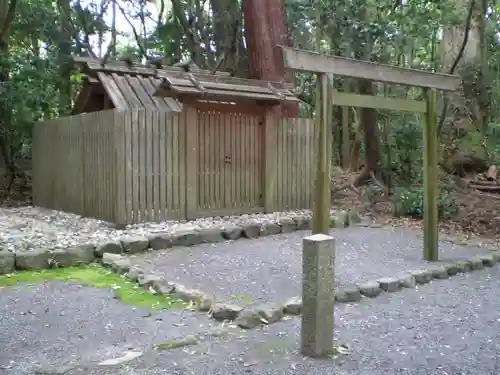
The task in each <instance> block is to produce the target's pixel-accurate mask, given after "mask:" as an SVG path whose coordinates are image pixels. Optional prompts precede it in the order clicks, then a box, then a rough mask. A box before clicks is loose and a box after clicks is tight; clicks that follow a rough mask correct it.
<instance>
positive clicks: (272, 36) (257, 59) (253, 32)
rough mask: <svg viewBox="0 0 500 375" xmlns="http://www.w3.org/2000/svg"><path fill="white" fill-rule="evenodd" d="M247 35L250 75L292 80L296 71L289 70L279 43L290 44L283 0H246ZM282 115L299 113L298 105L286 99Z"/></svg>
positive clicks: (265, 78) (244, 11)
mask: <svg viewBox="0 0 500 375" xmlns="http://www.w3.org/2000/svg"><path fill="white" fill-rule="evenodd" d="M243 14H244V21H245V39H246V43H247V49H248V74H249V77H250V78H253V79H261V80H266V81H277V82H279V81H284V82H289V83H293V81H294V74H293V72H291V71H286V72H285V68H284V63H283V59H282V57H281V55H280V53H278V51H277V49H276V46H277V45H279V44H281V45H287V46H291V45H292V43H291V40H290V38H289V33H288V26H287V24H286V15H285V3H284V0H245V1H244V7H243ZM280 114H281V117H298V116H299V106H298V104H296V103H285V104H283V105H282V107H281V109H280Z"/></svg>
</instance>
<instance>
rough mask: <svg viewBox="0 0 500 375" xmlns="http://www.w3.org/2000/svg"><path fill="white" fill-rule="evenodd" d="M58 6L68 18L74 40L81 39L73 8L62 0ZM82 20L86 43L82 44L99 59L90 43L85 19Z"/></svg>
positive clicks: (93, 56)
mask: <svg viewBox="0 0 500 375" xmlns="http://www.w3.org/2000/svg"><path fill="white" fill-rule="evenodd" d="M78 5H79V4H78ZM57 6H58V7H59V11H60V12H62V13H63V14H64V15H65V16H66V17H67V18H68V26H69V27H70V30H69V33H70V34H71V36H72V37H73V39H74V40H76V41H79V40H80V37H79V35H78V30H77V29H76V27H75V24H74V23H73V19H72V18H71V9H68V8H67V6H66V5H65V3H64V1H62V0H57ZM80 9H81V6H80ZM77 14H78V12H77ZM81 20H82V25H83V29H84V32H85V36H84V43H83V44H82V47H84V48H86V49H87V51H88V53H89V55H90V56H91V57H92V58H94V59H97V55H96V54H95V52H94V50H93V49H92V47H91V45H90V40H89V32H88V30H87V28H86V25H85V21H84V20H83V19H81Z"/></svg>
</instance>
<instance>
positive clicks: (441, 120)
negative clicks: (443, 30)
mask: <svg viewBox="0 0 500 375" xmlns="http://www.w3.org/2000/svg"><path fill="white" fill-rule="evenodd" d="M475 3H476V1H475V0H471V2H470V4H469V11H468V13H467V18H466V19H465V30H464V39H463V41H462V45H461V46H460V50H459V51H458V54H457V57H456V58H455V61H454V62H453V64H452V65H451V68H450V71H449V72H448V74H453V73H455V69H457V67H458V63H459V62H460V60H461V59H462V57H463V55H464V52H465V47H466V46H467V42H468V40H469V34H470V29H471V26H472V16H473V14H474V8H475ZM448 105H449V99H448V97H447V96H445V98H444V104H443V109H442V110H441V114H440V116H439V122H438V125H437V134H438V136H439V134H441V130H442V129H443V125H444V120H445V118H446V112H448Z"/></svg>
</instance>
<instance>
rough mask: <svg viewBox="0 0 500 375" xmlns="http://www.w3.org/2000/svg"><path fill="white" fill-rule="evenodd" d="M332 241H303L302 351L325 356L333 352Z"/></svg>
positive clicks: (321, 237)
mask: <svg viewBox="0 0 500 375" xmlns="http://www.w3.org/2000/svg"><path fill="white" fill-rule="evenodd" d="M334 281H335V240H334V239H333V237H331V236H327V235H325V234H321V233H319V234H314V235H312V236H309V237H306V238H304V241H303V250H302V325H301V351H302V354H303V355H305V356H308V357H314V358H320V357H326V356H328V355H329V354H331V353H332V350H333V302H334V299H335V293H334V286H333V283H334Z"/></svg>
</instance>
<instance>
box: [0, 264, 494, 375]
mask: <svg viewBox="0 0 500 375" xmlns="http://www.w3.org/2000/svg"><path fill="white" fill-rule="evenodd" d="M420 289H421V290H418V291H417V290H412V289H405V290H403V291H402V292H400V293H395V294H385V295H383V296H381V297H379V298H377V299H374V300H365V301H363V302H361V303H358V304H353V305H347V304H339V305H337V306H336V313H335V321H336V331H335V334H336V337H337V339H338V340H339V342H340V343H342V344H345V345H347V346H348V347H349V348H350V351H351V352H350V354H347V355H343V356H340V357H338V358H336V359H328V360H312V359H305V358H303V357H302V356H301V355H300V354H299V352H298V351H299V332H300V318H293V319H289V320H286V321H282V322H279V323H276V324H273V325H271V326H269V327H267V328H266V329H265V330H253V331H248V332H241V333H238V334H233V335H231V336H228V337H225V338H218V339H213V340H206V341H203V342H201V343H200V344H198V345H195V346H189V347H185V348H181V349H172V350H165V351H162V352H154V351H147V352H145V353H144V355H143V356H142V357H140V358H137V359H135V360H132V361H130V362H128V363H126V364H123V365H121V366H114V367H103V366H98V365H97V364H95V363H92V360H93V359H98V360H100V359H101V358H102V357H103V353H105V352H106V355H109V354H113V353H114V352H117V351H121V350H123V348H126V347H127V346H129V345H132V346H133V347H134V348H137V347H143V346H144V344H146V343H149V342H151V341H153V339H152V338H151V336H155V335H156V337H158V336H161V337H162V338H163V337H164V336H168V335H173V333H172V332H170V331H171V330H172V331H175V332H176V334H177V333H182V332H184V331H185V330H189V329H191V328H192V327H185V329H183V328H178V327H175V328H174V327H173V326H172V324H167V322H168V323H170V322H172V321H173V320H174V318H168V316H170V314H172V312H168V313H164V314H163V315H162V316H163V317H164V321H163V323H161V324H159V323H156V322H154V321H153V319H151V318H149V320H148V319H144V318H141V317H140V313H138V312H134V311H133V310H131V309H130V308H128V307H123V306H122V305H120V304H118V303H117V302H113V301H112V300H109V299H108V298H109V295H106V293H105V292H99V293H96V292H94V291H92V290H89V289H88V288H80V289H77V288H76V287H74V286H63V285H62V284H51V285H50V286H43V287H39V289H38V290H31V289H26V288H9V289H8V290H4V291H2V292H1V293H0V302H1V305H0V306H5V307H3V310H2V315H1V316H2V317H4V318H3V319H2V322H1V325H2V327H1V328H2V329H1V330H0V332H1V336H0V338H1V339H2V343H3V345H5V346H4V347H6V348H7V350H3V351H2V352H1V354H0V359H1V361H0V363H2V364H4V363H5V362H6V360H8V359H11V360H13V361H14V362H13V367H12V368H10V369H5V370H4V372H2V370H0V373H2V374H8V375H11V374H12V375H14V374H15V375H17V374H23V375H24V374H28V373H29V374H33V369H34V367H33V365H32V362H33V361H34V360H39V361H40V360H42V359H44V360H45V361H46V362H52V363H53V365H54V367H52V369H53V370H52V372H45V374H49V373H50V374H66V375H139V374H140V375H160V374H169V375H205V374H206V375H234V374H254V375H282V374H287V375H330V374H332V373H335V374H338V375H355V374H362V375H386V374H412V375H461V374H466V375H475V374H477V375H496V374H498V373H500V361H499V360H498V358H499V357H500V344H499V343H500V299H499V298H498V290H499V289H500V267H498V266H496V267H494V268H488V269H485V270H482V271H476V272H473V273H471V274H465V275H459V276H455V277H453V278H451V279H448V280H439V281H434V282H432V283H430V284H427V285H424V286H421V287H420ZM37 292H38V293H37ZM42 292H43V293H49V292H52V293H54V292H55V293H58V294H59V296H58V297H57V298H54V297H52V298H48V297H37V295H39V294H40V293H42ZM63 297H64V298H63ZM96 297H97V298H96ZM102 297H108V298H104V299H103V298H102ZM15 298H18V299H19V301H18V303H17V304H13V303H12V302H11V300H12V299H15ZM21 301H22V302H21ZM34 302H36V303H34ZM42 304H43V305H42ZM89 305H90V306H92V307H89ZM42 306H43V307H42ZM45 306H49V307H51V310H52V309H54V310H55V311H58V310H62V311H66V312H67V314H66V315H64V316H67V318H64V317H63V318H61V317H59V316H58V315H57V314H55V315H53V316H52V318H45V319H43V322H44V323H45V322H51V324H52V329H51V330H46V329H45V328H44V327H43V324H42V321H40V320H39V318H37V316H38V315H37V316H32V315H21V314H20V313H21V312H23V311H24V312H26V311H27V309H32V310H35V309H38V310H40V311H41V312H40V313H43V308H45ZM80 320H83V321H84V323H83V325H82V328H78V322H79V321H80ZM110 322H112V323H113V324H114V326H115V327H116V329H115V330H114V331H112V332H111V331H109V330H106V329H105V326H106V324H108V323H110ZM6 323H7V324H6ZM167 325H168V327H165V326H167ZM159 327H161V328H159ZM68 329H69V330H70V332H69V333H68ZM138 330H139V331H142V332H143V333H142V334H141V333H138V332H137V331H138ZM181 331H182V332H181ZM78 332H80V334H81V335H82V336H84V338H85V339H76V336H77V335H78ZM23 339H24V340H23ZM5 343H8V345H6V344H5ZM96 352H97V354H96ZM76 353H78V354H79V357H80V359H78V362H79V365H78V366H77V367H73V368H71V369H67V371H63V369H64V368H66V367H64V366H63V364H66V365H67V363H66V362H69V361H70V357H71V355H76ZM75 361H76V359H75ZM56 363H59V366H57V365H56ZM56 369H59V371H58V372H57V371H56ZM39 373H40V372H39Z"/></svg>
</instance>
